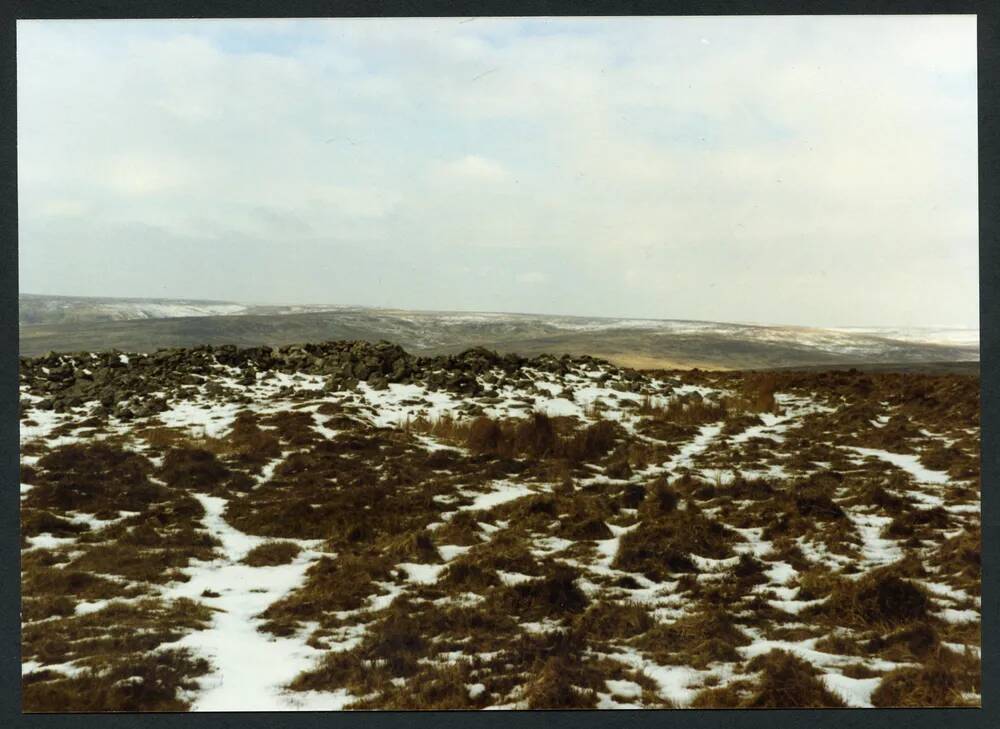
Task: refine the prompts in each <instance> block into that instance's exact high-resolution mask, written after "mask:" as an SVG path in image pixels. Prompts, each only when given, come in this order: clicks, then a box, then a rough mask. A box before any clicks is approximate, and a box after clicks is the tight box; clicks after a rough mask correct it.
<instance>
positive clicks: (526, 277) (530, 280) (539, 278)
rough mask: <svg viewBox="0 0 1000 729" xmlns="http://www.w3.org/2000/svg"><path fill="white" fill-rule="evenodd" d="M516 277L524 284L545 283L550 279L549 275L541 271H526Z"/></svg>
mask: <svg viewBox="0 0 1000 729" xmlns="http://www.w3.org/2000/svg"><path fill="white" fill-rule="evenodd" d="M514 278H515V280H516V281H517V282H518V283H522V284H543V283H546V282H547V281H548V280H549V275H548V274H547V273H542V272H541V271H525V272H524V273H519V274H517V276H515V277H514Z"/></svg>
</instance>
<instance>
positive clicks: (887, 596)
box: [807, 562, 932, 629]
mask: <svg viewBox="0 0 1000 729" xmlns="http://www.w3.org/2000/svg"><path fill="white" fill-rule="evenodd" d="M909 573H910V570H909V569H908V566H907V565H906V564H905V563H903V562H897V563H896V564H894V565H889V566H887V567H882V568H879V569H876V570H872V571H871V572H869V573H868V574H866V575H865V576H864V577H861V578H860V579H859V580H857V581H850V580H841V581H840V582H838V583H837V584H836V585H835V586H834V587H833V589H832V590H831V592H830V598H829V600H827V601H826V602H825V603H823V604H822V605H817V606H815V607H813V608H807V612H808V613H810V614H812V615H815V616H817V617H819V616H822V617H826V618H828V619H831V620H834V621H836V623H837V624H838V625H841V626H844V627H859V628H875V629H879V628H893V627H896V626H900V625H903V624H905V623H909V622H912V621H923V620H927V618H928V613H929V611H930V608H931V607H932V603H931V600H930V597H928V595H927V592H926V591H925V590H924V588H923V587H921V586H920V585H918V584H916V583H915V582H913V581H912V580H910V579H908V577H909V576H911V575H910V574H909Z"/></svg>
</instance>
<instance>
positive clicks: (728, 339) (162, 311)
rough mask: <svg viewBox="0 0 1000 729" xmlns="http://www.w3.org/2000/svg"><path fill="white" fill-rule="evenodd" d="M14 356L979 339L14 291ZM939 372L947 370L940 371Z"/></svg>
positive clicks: (905, 354) (907, 358)
mask: <svg viewBox="0 0 1000 729" xmlns="http://www.w3.org/2000/svg"><path fill="white" fill-rule="evenodd" d="M19 322H20V352H21V354H22V355H23V356H34V355H38V354H43V353H45V352H47V351H85V350H91V351H98V350H107V349H119V350H123V351H139V352H146V351H153V350H156V349H159V348H163V347H191V346H197V345H199V344H213V345H218V344H235V345H238V346H242V347H247V346H257V345H272V346H274V345H282V344H293V343H297V342H316V341H325V340H333V339H363V340H368V341H377V340H382V339H384V340H388V341H391V342H394V343H396V344H399V345H401V346H402V347H404V348H405V349H407V350H408V351H410V352H413V353H418V354H446V353H454V352H459V351H461V350H463V349H466V348H468V347H472V346H485V347H488V348H491V349H496V350H498V351H500V352H518V353H520V354H525V355H535V354H542V353H551V354H564V353H568V354H590V355H594V356H598V357H603V358H605V359H608V360H611V361H613V362H615V363H617V364H621V365H624V366H631V367H635V368H639V369H642V368H690V367H700V368H703V369H761V368H778V367H814V366H819V367H829V366H844V365H865V366H873V365H879V366H880V367H881V368H885V367H896V366H904V367H909V368H911V369H912V368H913V367H914V366H918V367H919V368H933V367H932V365H933V366H934V367H936V366H938V364H940V363H970V364H971V363H976V362H978V360H979V343H978V333H977V332H970V331H968V330H941V329H925V330H921V329H905V330H901V329H898V328H896V329H863V330H857V329H837V330H834V329H816V328H807V327H791V326H755V325H748V324H731V323H720V322H703V321H684V320H655V319H612V318H596V317H569V316H547V315H537V314H507V313H465V312H440V311H404V310H391V309H373V308H363V307H346V306H327V307H324V306H255V305H249V304H241V303H237V302H225V301H200V300H171V299H109V298H83V297H58V296H41V295H30V294H26V295H22V296H21V297H20V315H19ZM945 366H950V365H947V364H945Z"/></svg>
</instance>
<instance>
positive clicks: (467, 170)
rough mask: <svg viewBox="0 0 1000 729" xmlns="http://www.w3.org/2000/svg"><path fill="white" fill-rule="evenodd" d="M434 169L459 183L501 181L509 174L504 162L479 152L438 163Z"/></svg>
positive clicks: (442, 175) (440, 174) (445, 177)
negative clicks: (483, 155) (501, 162)
mask: <svg viewBox="0 0 1000 729" xmlns="http://www.w3.org/2000/svg"><path fill="white" fill-rule="evenodd" d="M433 169H434V172H435V173H436V174H437V175H438V176H440V177H442V178H444V179H446V180H448V181H455V182H459V183H470V182H471V183H477V182H487V183H489V182H501V181H503V180H506V179H507V178H508V176H509V175H508V172H507V170H506V169H505V168H504V166H503V165H502V164H500V163H499V162H497V161H496V160H492V159H488V158H487V157H482V156H480V155H477V154H467V155H465V156H464V157H461V158H460V159H455V160H451V161H449V162H445V163H438V164H436V165H434V168H433Z"/></svg>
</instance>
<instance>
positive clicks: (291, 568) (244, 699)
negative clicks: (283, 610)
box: [160, 494, 348, 711]
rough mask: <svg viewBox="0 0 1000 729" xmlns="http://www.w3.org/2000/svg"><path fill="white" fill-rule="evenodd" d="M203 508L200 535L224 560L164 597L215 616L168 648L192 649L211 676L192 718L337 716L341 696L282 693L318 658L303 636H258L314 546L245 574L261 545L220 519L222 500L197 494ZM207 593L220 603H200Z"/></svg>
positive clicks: (194, 570) (195, 569)
mask: <svg viewBox="0 0 1000 729" xmlns="http://www.w3.org/2000/svg"><path fill="white" fill-rule="evenodd" d="M196 498H197V499H198V500H199V501H200V502H201V504H202V506H203V507H204V508H205V517H204V518H203V520H202V521H203V525H204V527H205V528H206V529H207V530H208V531H209V532H210V533H211V534H212V535H213V536H214V537H215V538H216V539H218V540H219V541H220V542H221V543H222V551H223V553H224V555H225V556H224V557H221V558H219V559H215V560H211V561H208V562H197V563H195V564H193V565H192V566H190V567H188V568H187V569H186V570H185V572H186V573H187V575H188V576H189V577H190V579H189V580H188V581H187V582H181V583H171V584H169V585H167V586H165V587H164V588H163V590H162V595H163V597H165V598H167V599H177V598H180V597H187V598H191V599H197V600H199V601H201V602H203V603H205V604H206V605H208V606H209V607H211V608H213V609H214V610H215V611H216V612H215V613H214V615H213V620H212V625H211V626H210V627H209V628H208V629H206V630H200V631H195V632H192V633H188V634H187V635H185V636H184V637H182V638H181V639H180V640H178V641H176V642H174V643H170V644H165V645H162V646H161V647H160V650H164V649H168V648H181V647H183V648H190V649H191V650H192V651H194V652H195V653H196V654H198V655H201V656H204V657H206V658H207V659H208V660H209V662H210V663H211V665H212V672H211V673H210V674H209V675H208V676H206V677H203V678H201V679H200V680H199V683H200V687H201V690H200V691H199V692H198V693H197V695H196V696H195V697H194V700H193V704H192V709H193V710H194V711H281V710H287V709H292V708H302V706H303V704H302V702H307V703H308V704H309V706H311V707H321V706H324V707H333V708H339V707H341V706H342V705H343V703H345V702H346V701H347V700H348V699H347V698H346V697H344V696H342V695H328V696H312V697H310V696H302V695H298V694H296V695H295V696H291V695H290V694H289V692H287V691H285V690H283V689H282V686H283V685H284V684H286V683H287V682H288V681H290V680H291V679H293V678H294V677H295V676H296V675H298V674H299V673H300V672H302V671H304V670H306V669H308V668H310V667H311V666H312V665H313V663H314V661H316V660H317V659H318V658H320V657H321V656H322V655H323V653H324V651H322V650H318V649H316V648H312V647H310V646H308V645H306V643H305V639H304V636H300V635H295V636H290V637H283V638H276V637H273V636H269V635H267V634H265V633H261V632H259V631H258V630H257V628H258V626H259V625H260V618H258V617H257V616H258V615H259V614H260V613H261V612H262V611H263V610H265V609H266V608H267V607H268V606H269V605H270V604H271V603H273V602H274V601H276V600H278V599H280V598H281V597H283V596H284V595H286V594H288V593H289V592H291V591H292V590H293V589H295V588H296V587H298V586H299V585H300V584H302V581H303V579H304V576H305V572H306V570H307V569H308V568H309V566H310V565H311V564H312V563H313V562H314V561H315V560H316V559H318V558H319V557H320V556H321V553H319V552H316V551H314V547H315V546H316V545H317V544H318V542H319V540H308V541H307V540H300V541H298V544H299V545H300V546H302V547H304V549H303V551H302V552H301V553H300V554H299V556H298V557H297V558H296V559H295V560H294V561H293V562H292V563H291V564H287V565H279V566H266V567H250V566H249V565H244V564H240V563H239V560H240V559H242V558H243V557H244V556H245V555H246V553H247V552H248V551H250V549H252V548H253V547H255V546H257V545H258V544H260V543H262V542H264V541H267V540H266V539H264V538H263V537H255V536H250V535H248V534H244V533H243V532H241V531H239V530H237V529H234V528H233V527H231V526H229V524H228V523H227V522H226V521H225V520H224V519H223V518H222V514H223V512H224V510H225V506H226V500H225V499H222V498H219V497H215V496H207V495H204V494H197V495H196ZM206 590H209V591H211V592H213V593H218V594H219V597H204V596H203V593H204V592H205V591H206Z"/></svg>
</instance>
